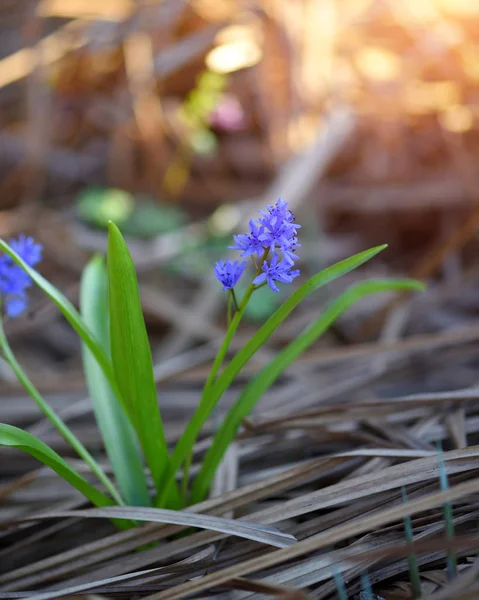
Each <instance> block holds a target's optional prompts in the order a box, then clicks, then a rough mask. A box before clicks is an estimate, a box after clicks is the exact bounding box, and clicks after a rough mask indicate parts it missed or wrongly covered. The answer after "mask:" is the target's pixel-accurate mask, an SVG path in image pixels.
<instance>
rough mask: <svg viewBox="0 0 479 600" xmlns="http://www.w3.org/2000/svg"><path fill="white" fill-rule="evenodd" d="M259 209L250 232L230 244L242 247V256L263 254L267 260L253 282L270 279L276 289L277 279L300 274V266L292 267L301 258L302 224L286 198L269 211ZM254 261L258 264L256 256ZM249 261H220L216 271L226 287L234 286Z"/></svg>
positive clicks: (250, 225) (261, 256)
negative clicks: (299, 234)
mask: <svg viewBox="0 0 479 600" xmlns="http://www.w3.org/2000/svg"><path fill="white" fill-rule="evenodd" d="M259 212H260V214H261V217H259V218H258V219H252V220H251V221H250V222H249V233H242V234H240V235H235V236H233V239H234V246H229V248H231V249H232V250H239V251H240V252H241V256H242V257H247V256H253V255H257V256H258V257H260V259H261V260H260V262H261V261H264V262H263V265H262V266H261V268H260V269H258V268H257V270H256V277H255V279H254V280H253V283H254V284H256V285H260V284H264V283H268V285H269V287H270V288H271V289H272V290H273V291H275V292H279V289H278V287H277V285H276V283H275V281H281V282H283V283H291V282H292V281H293V279H294V278H295V277H298V275H299V270H298V269H294V270H292V267H293V266H294V263H295V261H296V260H298V255H297V254H296V251H297V249H298V248H299V247H300V244H299V243H298V237H297V230H298V229H300V227H301V226H300V225H298V224H296V223H295V222H294V220H295V217H294V215H293V213H292V212H291V211H290V210H289V208H288V203H287V202H286V201H285V200H283V199H282V198H278V200H277V202H276V204H274V205H268V206H267V207H266V211H264V210H260V211H259ZM253 263H254V265H255V266H256V264H257V262H256V260H255V259H254V258H253ZM245 264H246V263H245V262H242V263H238V262H234V263H233V262H231V261H229V260H227V261H226V262H223V261H219V262H218V263H216V267H215V275H216V277H217V278H218V279H219V280H220V282H221V283H222V284H223V289H224V290H230V289H232V288H233V287H234V286H235V285H236V283H237V281H238V279H239V278H240V277H241V275H242V274H243V271H244V269H245ZM260 270H261V271H262V272H260Z"/></svg>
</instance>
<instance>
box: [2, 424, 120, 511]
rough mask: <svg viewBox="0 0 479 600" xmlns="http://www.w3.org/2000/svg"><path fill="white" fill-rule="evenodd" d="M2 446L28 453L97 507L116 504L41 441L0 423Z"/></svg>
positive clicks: (29, 434)
mask: <svg viewBox="0 0 479 600" xmlns="http://www.w3.org/2000/svg"><path fill="white" fill-rule="evenodd" d="M0 446H10V447H12V448H18V449H19V450H23V451H24V452H27V453H28V454H30V455H31V456H33V457H34V458H36V459H37V460H39V461H40V462H42V463H43V464H44V465H46V466H47V467H50V468H51V469H53V471H55V473H57V474H58V475H60V477H62V479H64V480H65V481H68V483H69V484H71V485H72V486H73V487H74V488H76V489H77V490H78V491H79V492H80V493H81V494H83V495H84V496H85V498H88V500H90V502H91V503H92V504H94V505H95V506H99V507H102V506H112V505H113V504H114V502H113V501H112V500H111V499H110V498H108V496H105V494H103V493H102V492H100V491H99V490H97V489H96V488H94V487H93V486H92V485H90V484H89V483H88V481H86V480H85V479H84V478H83V477H82V476H81V475H80V474H79V473H77V472H76V471H75V470H74V469H72V468H71V467H70V465H69V464H68V463H67V462H65V461H64V460H63V458H62V457H61V456H60V455H58V454H57V453H56V452H55V451H54V450H52V449H51V448H49V447H48V446H47V445H46V444H44V443H43V442H42V441H41V440H39V439H38V438H36V437H35V436H33V435H32V434H31V433H27V432H26V431H23V430H22V429H19V428H18V427H13V425H5V424H4V423H0Z"/></svg>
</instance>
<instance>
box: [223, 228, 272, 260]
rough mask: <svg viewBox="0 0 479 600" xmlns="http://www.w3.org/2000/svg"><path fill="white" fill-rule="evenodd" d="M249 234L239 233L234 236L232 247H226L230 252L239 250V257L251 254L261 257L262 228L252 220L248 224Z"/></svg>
mask: <svg viewBox="0 0 479 600" xmlns="http://www.w3.org/2000/svg"><path fill="white" fill-rule="evenodd" d="M249 230H250V233H249V234H247V233H241V234H240V235H234V236H233V240H234V242H235V245H234V246H228V248H230V249H231V250H241V256H251V255H252V254H258V255H259V256H261V255H262V254H263V252H264V246H265V244H264V242H263V241H262V236H263V234H264V227H263V226H262V225H257V224H256V223H255V222H254V221H253V219H251V221H250V222H249Z"/></svg>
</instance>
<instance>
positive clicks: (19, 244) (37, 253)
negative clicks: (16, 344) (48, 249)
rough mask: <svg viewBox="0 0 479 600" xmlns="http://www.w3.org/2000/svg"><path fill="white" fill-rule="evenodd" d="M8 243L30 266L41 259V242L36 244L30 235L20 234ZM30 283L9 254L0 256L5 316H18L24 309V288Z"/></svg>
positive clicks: (25, 298)
mask: <svg viewBox="0 0 479 600" xmlns="http://www.w3.org/2000/svg"><path fill="white" fill-rule="evenodd" d="M9 244H10V247H11V248H12V250H14V251H15V252H16V253H17V254H18V255H19V256H20V257H21V258H22V259H23V260H24V261H25V262H26V263H27V265H29V266H30V267H34V266H35V265H36V264H37V263H39V262H40V260H41V259H42V250H43V249H42V246H41V244H37V243H36V242H35V240H34V239H33V238H32V237H30V236H25V235H24V234H21V235H20V236H19V237H18V238H17V239H12V240H10V242H9ZM31 284H32V279H31V277H29V276H28V275H27V274H26V273H25V271H23V269H21V268H20V267H19V266H17V265H16V264H15V263H14V262H13V260H12V259H11V258H10V256H8V255H7V254H3V255H1V256H0V295H1V296H2V300H3V301H4V302H3V306H4V311H5V314H6V315H7V316H9V317H11V318H14V317H18V315H20V314H21V313H22V312H23V311H24V310H25V309H26V307H27V305H28V298H27V294H26V290H27V288H29V287H30V286H31Z"/></svg>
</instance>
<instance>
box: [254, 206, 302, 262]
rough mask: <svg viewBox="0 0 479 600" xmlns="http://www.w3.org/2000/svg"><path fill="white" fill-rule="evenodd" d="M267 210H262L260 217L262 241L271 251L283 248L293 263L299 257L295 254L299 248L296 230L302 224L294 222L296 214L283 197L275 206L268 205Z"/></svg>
mask: <svg viewBox="0 0 479 600" xmlns="http://www.w3.org/2000/svg"><path fill="white" fill-rule="evenodd" d="M267 211H268V212H264V211H263V210H260V213H261V214H262V215H263V216H262V218H261V219H260V222H261V225H262V227H263V233H262V235H261V241H262V243H263V245H264V246H266V247H268V248H269V249H270V251H271V252H274V251H275V249H279V250H281V251H282V252H283V253H284V254H285V256H287V258H288V260H289V261H290V262H291V263H292V262H293V261H294V260H296V259H297V256H296V255H295V254H294V251H295V250H296V248H299V244H298V238H297V237H296V230H297V229H300V228H301V225H297V224H296V223H293V221H294V215H293V213H292V212H291V211H290V210H289V209H288V203H287V202H285V201H284V200H283V199H282V198H279V199H278V201H277V202H276V204H275V205H274V206H270V205H269V206H267Z"/></svg>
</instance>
